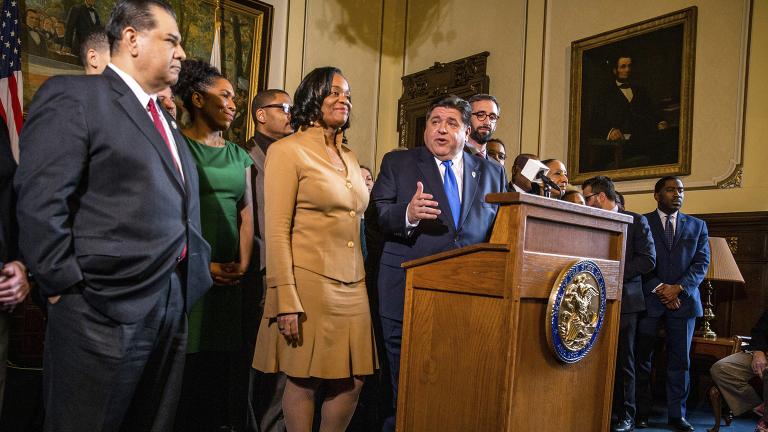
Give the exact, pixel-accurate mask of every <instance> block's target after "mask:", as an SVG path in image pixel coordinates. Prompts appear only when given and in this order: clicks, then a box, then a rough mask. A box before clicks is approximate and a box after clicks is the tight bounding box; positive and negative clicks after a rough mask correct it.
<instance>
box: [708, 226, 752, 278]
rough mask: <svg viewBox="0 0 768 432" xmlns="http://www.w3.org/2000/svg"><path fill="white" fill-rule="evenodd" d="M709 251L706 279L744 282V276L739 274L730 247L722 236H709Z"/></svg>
mask: <svg viewBox="0 0 768 432" xmlns="http://www.w3.org/2000/svg"><path fill="white" fill-rule="evenodd" d="M709 251H710V259H709V269H708V270H707V277H706V278H707V279H709V280H716V281H728V282H741V283H744V277H742V276H741V272H740V271H739V267H738V266H737V265H736V260H735V259H734V258H733V254H732V253H731V248H729V247H728V242H727V241H725V239H724V238H722V237H710V238H709Z"/></svg>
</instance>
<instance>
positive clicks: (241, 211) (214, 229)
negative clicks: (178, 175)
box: [173, 60, 253, 432]
mask: <svg viewBox="0 0 768 432" xmlns="http://www.w3.org/2000/svg"><path fill="white" fill-rule="evenodd" d="M173 92H174V94H176V95H178V96H179V97H180V98H181V100H182V101H183V103H184V108H185V110H186V112H187V113H188V114H189V117H190V118H189V123H188V124H187V125H186V126H185V127H184V128H183V129H182V132H183V134H184V136H185V138H186V142H187V145H188V146H189V149H190V151H191V153H192V155H193V156H194V158H195V162H196V165H197V172H198V176H199V178H200V221H201V225H202V230H203V237H204V238H205V239H206V240H207V241H208V243H210V245H211V260H212V262H211V276H212V277H213V281H214V286H213V287H212V288H211V289H210V291H208V293H206V294H205V296H203V298H202V299H201V300H200V301H198V302H197V303H196V304H195V305H194V306H193V307H192V309H191V310H190V311H189V339H188V343H187V363H186V367H185V370H184V384H183V387H182V393H181V400H180V406H179V410H178V411H177V416H176V430H179V431H181V430H183V431H185V432H187V431H196V430H200V431H210V430H221V428H224V430H228V429H226V427H230V428H234V429H235V430H242V429H243V423H244V420H245V405H244V404H245V401H246V399H247V398H246V394H247V393H246V392H247V382H248V363H247V362H244V361H243V360H244V358H246V357H244V355H243V353H242V351H241V348H242V347H243V341H242V336H241V335H242V331H241V321H240V317H241V296H242V292H241V289H242V288H241V286H240V283H239V282H240V279H241V278H242V277H243V274H244V273H245V271H246V269H247V268H248V263H249V261H250V258H251V248H252V246H253V210H252V205H251V192H250V189H251V185H250V179H251V174H250V170H251V168H250V167H251V165H252V164H253V162H252V161H251V158H250V156H248V153H246V152H245V151H244V150H242V149H241V148H240V147H238V146H237V145H236V144H234V143H232V142H229V141H226V140H224V139H223V138H222V137H221V133H222V132H223V131H225V130H227V129H228V128H229V126H230V124H231V123H232V120H233V119H234V116H235V101H234V97H235V91H234V89H233V88H232V84H231V83H230V82H229V81H228V80H227V79H226V78H225V77H224V76H222V75H221V73H220V72H219V71H218V70H217V69H216V68H215V67H213V66H211V65H209V64H208V63H206V62H203V61H199V60H185V61H184V62H182V66H181V72H180V73H179V81H178V82H177V83H176V85H175V86H174V87H173Z"/></svg>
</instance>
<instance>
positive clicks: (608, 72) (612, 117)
mask: <svg viewBox="0 0 768 432" xmlns="http://www.w3.org/2000/svg"><path fill="white" fill-rule="evenodd" d="M696 12H697V9H696V7H691V8H688V9H684V10H681V11H678V12H674V13H670V14H667V15H664V16H660V17H657V18H653V19H650V20H647V21H643V22H641V23H637V24H633V25H630V26H626V27H622V28H620V29H616V30H612V31H608V32H605V33H601V34H599V35H596V36H591V37H588V38H585V39H581V40H578V41H575V42H573V43H572V44H571V97H570V113H571V115H570V125H569V141H568V163H569V168H570V169H571V179H572V181H573V182H574V183H577V184H578V183H581V182H582V181H584V180H586V179H587V178H589V177H593V176H595V175H607V176H609V177H611V178H612V179H613V180H614V181H621V180H634V179H643V178H655V177H660V176H664V175H688V174H690V171H691V124H692V114H693V78H694V65H695V55H694V52H695V41H696Z"/></svg>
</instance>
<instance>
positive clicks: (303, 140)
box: [264, 127, 369, 318]
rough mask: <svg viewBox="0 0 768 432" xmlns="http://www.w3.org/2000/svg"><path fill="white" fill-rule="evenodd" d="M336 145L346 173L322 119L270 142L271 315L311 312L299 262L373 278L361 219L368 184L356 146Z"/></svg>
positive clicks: (346, 276)
mask: <svg viewBox="0 0 768 432" xmlns="http://www.w3.org/2000/svg"><path fill="white" fill-rule="evenodd" d="M336 146H337V147H338V149H339V153H340V154H341V158H342V160H343V161H344V164H345V165H346V166H347V170H346V171H347V172H346V174H345V173H344V172H343V171H339V170H338V169H336V167H334V166H333V164H332V163H331V160H330V158H329V156H328V154H327V153H326V150H325V139H324V136H323V129H322V128H321V127H309V128H306V129H304V130H299V131H298V132H296V133H295V134H293V135H290V136H288V137H285V138H283V139H281V140H279V141H276V142H275V143H273V144H272V145H270V147H269V150H268V151H267V159H266V163H265V169H266V172H265V178H264V203H265V212H264V215H265V231H266V233H265V235H266V248H267V251H266V253H267V287H268V288H267V297H266V304H265V310H264V314H265V315H264V317H265V318H272V317H275V316H277V315H278V314H283V313H291V312H303V311H304V309H303V308H302V306H301V299H299V296H298V293H297V291H296V282H295V278H294V273H293V268H294V266H295V267H301V268H303V269H306V270H309V271H311V272H314V273H317V274H319V275H322V276H325V277H327V278H331V279H335V280H338V281H341V282H345V283H351V282H358V281H360V280H362V279H364V278H365V269H364V267H363V255H362V249H361V247H360V220H361V218H362V216H363V212H364V211H365V209H366V207H367V206H368V198H369V196H368V189H367V188H366V187H365V183H364V182H363V178H362V176H361V175H360V164H359V162H358V160H357V157H355V155H354V153H352V151H351V150H350V149H349V148H347V147H346V146H344V145H342V144H341V134H338V135H337V137H336Z"/></svg>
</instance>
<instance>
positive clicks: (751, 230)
mask: <svg viewBox="0 0 768 432" xmlns="http://www.w3.org/2000/svg"><path fill="white" fill-rule="evenodd" d="M695 216H696V217H698V218H701V219H703V220H705V221H706V222H707V226H708V228H709V235H710V236H711V237H725V238H726V239H727V241H728V244H729V246H730V247H731V251H732V252H733V255H734V257H735V258H736V263H737V264H738V266H739V270H741V274H742V276H744V281H745V283H744V284H743V285H742V284H733V283H727V282H713V283H712V286H713V288H714V295H713V297H712V298H713V301H712V303H713V304H714V305H715V315H716V318H715V321H714V323H713V327H714V330H715V332H716V333H717V335H718V336H731V335H749V333H750V330H751V329H752V326H753V325H754V324H755V323H756V322H757V319H758V318H759V317H760V315H761V314H762V313H763V311H764V310H765V308H766V306H768V212H745V213H709V214H698V215H695ZM702 289H703V288H702ZM701 300H702V302H705V301H706V298H705V294H704V292H703V291H702V298H701Z"/></svg>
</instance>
